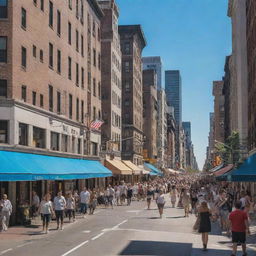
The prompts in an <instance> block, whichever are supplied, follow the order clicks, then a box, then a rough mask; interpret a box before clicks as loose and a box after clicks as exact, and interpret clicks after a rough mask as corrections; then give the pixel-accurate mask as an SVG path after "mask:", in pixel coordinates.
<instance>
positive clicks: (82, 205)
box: [80, 203, 87, 214]
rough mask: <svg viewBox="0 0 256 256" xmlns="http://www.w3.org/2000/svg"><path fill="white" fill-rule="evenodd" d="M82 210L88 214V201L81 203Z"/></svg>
mask: <svg viewBox="0 0 256 256" xmlns="http://www.w3.org/2000/svg"><path fill="white" fill-rule="evenodd" d="M80 211H81V213H83V214H86V213H87V204H86V203H81V205H80Z"/></svg>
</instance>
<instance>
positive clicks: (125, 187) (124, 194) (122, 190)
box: [120, 181, 127, 205]
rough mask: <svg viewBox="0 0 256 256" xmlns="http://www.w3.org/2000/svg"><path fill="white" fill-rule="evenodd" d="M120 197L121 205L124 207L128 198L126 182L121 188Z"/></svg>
mask: <svg viewBox="0 0 256 256" xmlns="http://www.w3.org/2000/svg"><path fill="white" fill-rule="evenodd" d="M120 195H121V196H120V199H121V205H123V203H125V199H126V196H127V186H126V185H125V183H124V181H122V183H121V186H120Z"/></svg>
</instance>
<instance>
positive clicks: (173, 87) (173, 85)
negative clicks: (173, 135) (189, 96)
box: [165, 70, 182, 125]
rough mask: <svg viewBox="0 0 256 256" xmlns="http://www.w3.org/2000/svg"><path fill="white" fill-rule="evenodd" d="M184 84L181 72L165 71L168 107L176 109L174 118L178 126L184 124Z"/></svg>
mask: <svg viewBox="0 0 256 256" xmlns="http://www.w3.org/2000/svg"><path fill="white" fill-rule="evenodd" d="M181 90H182V83H181V76H180V71H179V70H167V71H165V93H166V100H167V105H168V106H172V107H174V117H175V120H176V122H177V124H178V125H180V124H181V122H182V95H181Z"/></svg>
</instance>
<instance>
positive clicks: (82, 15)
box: [80, 0, 84, 24]
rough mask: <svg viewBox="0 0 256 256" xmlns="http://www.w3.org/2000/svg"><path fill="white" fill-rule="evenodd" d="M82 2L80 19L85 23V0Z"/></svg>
mask: <svg viewBox="0 0 256 256" xmlns="http://www.w3.org/2000/svg"><path fill="white" fill-rule="evenodd" d="M80 4H81V19H80V21H81V23H82V24H83V23H84V3H83V0H81V2H80Z"/></svg>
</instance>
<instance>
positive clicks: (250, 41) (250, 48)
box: [246, 0, 256, 152]
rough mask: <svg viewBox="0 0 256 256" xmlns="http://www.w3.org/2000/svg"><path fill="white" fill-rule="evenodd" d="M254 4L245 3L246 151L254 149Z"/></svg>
mask: <svg viewBox="0 0 256 256" xmlns="http://www.w3.org/2000/svg"><path fill="white" fill-rule="evenodd" d="M255 12H256V2H255V1H253V0H247V1H246V17H247V40H246V41H247V56H248V62H247V63H248V147H249V148H248V149H249V151H251V152H252V151H255V149H256V133H255V130H256V104H255V94H256V66H255V59H256V39H255V34H256V17H255Z"/></svg>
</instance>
